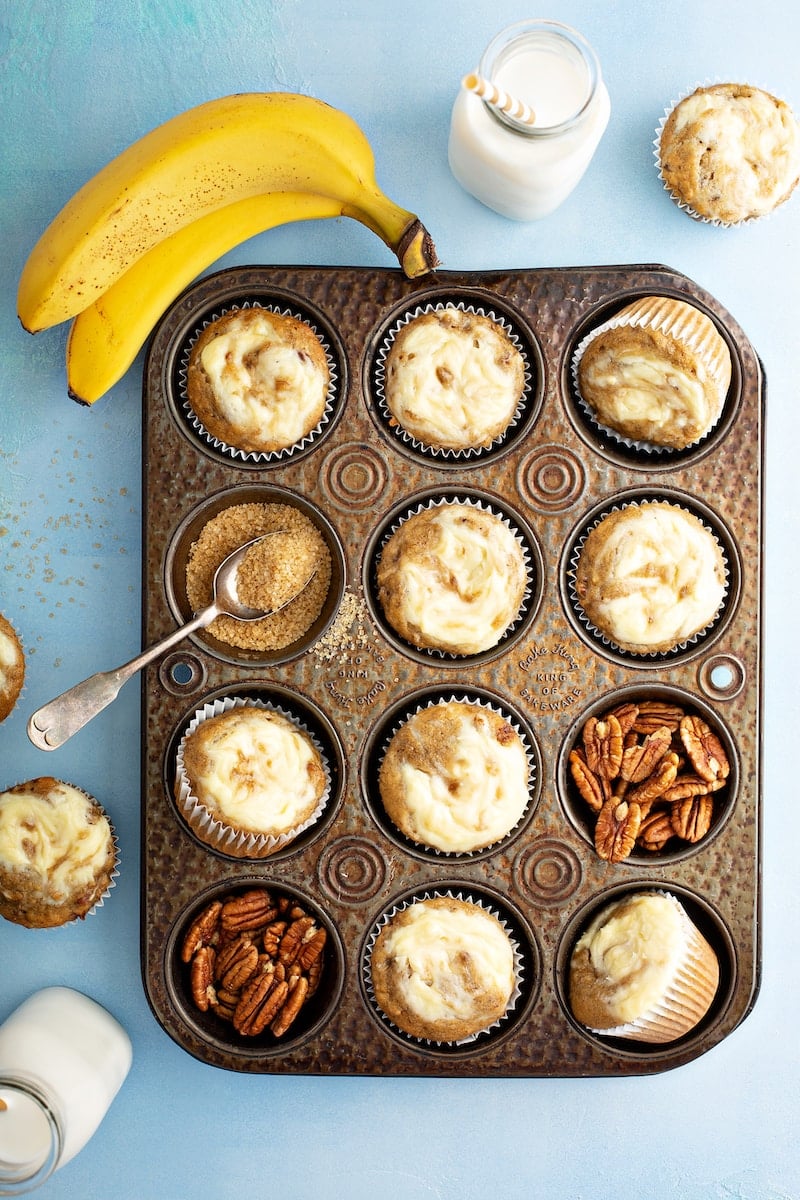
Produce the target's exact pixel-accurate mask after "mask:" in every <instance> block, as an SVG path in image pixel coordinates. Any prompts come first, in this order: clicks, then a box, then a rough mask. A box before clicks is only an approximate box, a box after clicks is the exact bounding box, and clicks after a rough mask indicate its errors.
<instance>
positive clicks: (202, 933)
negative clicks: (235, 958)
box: [181, 900, 222, 963]
mask: <svg viewBox="0 0 800 1200" xmlns="http://www.w3.org/2000/svg"><path fill="white" fill-rule="evenodd" d="M221 912H222V901H221V900H212V901H211V903H210V904H207V905H206V907H205V908H204V909H203V911H202V912H201V913H199V914H198V916H196V917H195V919H194V920H193V921H192V923H191V925H190V926H189V928H188V930H187V931H186V935H185V937H184V939H183V945H182V946H181V959H182V961H183V962H185V963H188V962H190V961H191V959H192V956H193V955H194V954H196V953H197V951H198V950H200V949H202V947H203V946H209V945H211V942H212V941H213V939H214V937H215V935H216V933H217V930H218V927H219V915H220V913H221Z"/></svg>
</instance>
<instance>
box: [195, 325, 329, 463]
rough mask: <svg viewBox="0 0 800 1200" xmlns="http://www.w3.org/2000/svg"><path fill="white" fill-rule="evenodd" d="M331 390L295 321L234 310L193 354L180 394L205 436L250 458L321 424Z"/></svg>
mask: <svg viewBox="0 0 800 1200" xmlns="http://www.w3.org/2000/svg"><path fill="white" fill-rule="evenodd" d="M329 385H330V370H329V367H328V360H327V357H326V354H325V350H324V348H323V346H322V343H321V342H320V340H319V338H318V337H317V335H316V334H315V333H314V331H313V330H312V329H310V328H309V326H308V325H306V324H305V323H304V322H303V321H300V320H298V319H297V318H296V317H291V316H285V315H282V314H280V313H274V312H270V311H269V310H268V309H264V308H244V309H236V310H234V311H232V312H229V313H226V315H225V316H223V317H220V318H218V319H217V320H216V321H212V322H211V323H210V324H209V325H207V326H206V328H205V329H204V330H203V332H202V333H201V334H200V336H199V338H198V339H197V341H196V342H195V344H194V346H193V347H192V350H191V354H190V356H189V364H188V368H187V375H186V394H187V398H188V401H189V405H190V407H191V409H192V411H193V412H194V413H195V415H196V416H197V418H198V420H199V421H200V422H201V424H202V425H203V426H204V428H205V429H206V430H207V431H208V433H210V434H211V436H212V437H215V438H217V439H218V440H219V441H220V442H224V443H225V444H226V445H228V446H231V447H235V448H236V449H238V450H243V451H246V452H254V453H262V454H266V453H271V452H274V451H277V450H285V449H287V448H288V447H289V446H293V445H294V444H295V443H296V442H299V441H300V440H301V439H302V438H304V437H305V436H306V435H307V434H309V433H310V432H311V431H312V429H314V428H315V427H316V426H317V425H318V424H319V422H320V420H321V418H322V415H323V413H324V411H325V404H326V401H327V396H328V388H329Z"/></svg>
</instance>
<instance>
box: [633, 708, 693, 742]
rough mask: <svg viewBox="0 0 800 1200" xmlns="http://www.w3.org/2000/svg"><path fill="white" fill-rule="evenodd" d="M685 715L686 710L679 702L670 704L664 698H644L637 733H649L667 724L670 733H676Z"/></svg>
mask: <svg viewBox="0 0 800 1200" xmlns="http://www.w3.org/2000/svg"><path fill="white" fill-rule="evenodd" d="M683 716H684V710H683V709H682V708H681V706H680V705H679V704H668V703H667V702H666V701H663V700H642V701H641V703H640V704H639V713H638V715H637V717H636V722H635V724H634V729H635V730H636V732H637V733H644V734H648V733H655V731H656V730H657V729H662V728H663V727H664V726H666V728H667V729H669V731H670V733H675V731H676V730H677V729H678V727H679V725H680V723H681V720H682V719H683Z"/></svg>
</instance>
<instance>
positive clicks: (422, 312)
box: [374, 301, 533, 463]
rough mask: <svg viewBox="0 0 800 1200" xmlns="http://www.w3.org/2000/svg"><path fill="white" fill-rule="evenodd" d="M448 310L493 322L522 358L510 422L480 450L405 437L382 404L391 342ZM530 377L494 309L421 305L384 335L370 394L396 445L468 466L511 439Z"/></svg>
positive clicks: (516, 341)
mask: <svg viewBox="0 0 800 1200" xmlns="http://www.w3.org/2000/svg"><path fill="white" fill-rule="evenodd" d="M450 308H454V309H457V310H458V312H465V313H472V314H473V315H474V316H478V317H486V319H487V320H489V321H493V322H494V323H495V324H496V325H497V326H498V327H499V328H500V329H502V331H503V333H505V334H506V336H507V337H508V338H509V340H510V341H511V343H512V345H513V346H514V348H515V349H516V350H518V351H519V353H520V354H521V355H522V359H523V363H524V366H525V380H524V384H523V389H522V395H521V396H520V398H519V401H518V402H517V407H516V409H515V410H514V412H513V414H512V417H511V420H510V421H509V423H508V425H507V426H506V427H505V429H504V430H503V431H502V433H499V434H498V435H497V437H496V438H494V439H493V440H492V441H491V442H490V443H488V444H487V445H484V446H468V447H464V448H459V449H456V448H453V447H448V446H434V445H431V444H430V443H429V442H423V441H421V440H420V439H419V438H417V437H415V436H414V435H413V434H411V433H409V432H408V430H406V429H404V428H403V426H402V425H401V424H399V422H398V421H397V418H396V417H394V416H393V414H392V412H391V410H390V409H389V405H388V403H387V401H386V395H385V390H384V385H385V379H386V359H387V357H388V354H389V351H390V350H391V348H392V343H393V342H394V340H395V338H396V337H397V335H398V333H399V332H400V330H401V329H403V328H404V326H406V325H409V324H410V323H411V322H412V321H415V320H417V319H418V318H419V317H422V316H426V315H427V314H428V313H432V312H443V311H444V310H445V309H450ZM532 376H533V372H532V370H531V363H530V356H529V355H528V352H527V349H526V347H525V345H524V344H523V342H522V340H521V339H520V337H519V336H518V334H517V332H516V330H515V329H514V327H513V326H512V325H511V323H510V322H509V321H508V320H507V318H505V317H503V316H501V315H500V314H498V313H497V312H495V310H494V309H491V308H483V307H482V306H478V305H475V304H466V303H464V302H463V301H461V302H457V303H452V302H448V303H445V302H439V303H436V304H434V303H428V304H424V305H423V304H421V305H419V306H418V307H417V308H414V309H411V310H409V311H408V312H406V313H404V314H403V316H402V317H401V318H400V319H399V320H398V321H396V322H395V323H394V325H392V327H391V329H390V330H389V331H388V332H387V334H386V335H385V337H384V339H383V341H382V342H381V345H380V347H379V349H378V354H377V358H376V360H375V366H374V393H375V399H376V401H377V405H378V411H379V413H380V415H381V417H382V419H383V421H384V423H385V425H386V427H387V428H388V429H389V431H390V432H391V433H392V434H393V436H394V437H396V438H397V440H398V441H400V442H403V443H404V444H405V445H406V446H408V447H409V448H410V449H411V450H414V451H415V452H416V453H418V454H424V455H425V456H426V457H428V458H433V459H439V460H443V461H450V462H455V463H457V462H468V461H469V460H470V459H475V458H482V457H484V456H485V455H487V454H491V453H492V452H493V451H495V450H497V449H498V447H500V446H502V445H505V443H506V442H507V441H508V439H509V437H511V435H512V434H513V432H514V430H515V428H516V427H517V426H518V425H519V422H520V421H521V420H522V418H523V416H524V415H525V412H526V410H527V408H528V406H529V404H530V392H531V379H532Z"/></svg>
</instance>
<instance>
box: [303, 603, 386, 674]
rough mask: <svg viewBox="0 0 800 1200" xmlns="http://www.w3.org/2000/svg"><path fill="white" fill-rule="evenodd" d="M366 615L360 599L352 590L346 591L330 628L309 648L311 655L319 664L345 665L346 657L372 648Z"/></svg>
mask: <svg viewBox="0 0 800 1200" xmlns="http://www.w3.org/2000/svg"><path fill="white" fill-rule="evenodd" d="M369 628H370V624H369V614H368V610H367V606H366V604H365V603H364V601H363V600H361V599H359V597H358V596H356V595H354V594H353V592H351V591H345V593H344V595H343V596H342V603H341V604H340V606H339V611H338V613H337V614H336V618H335V620H334V622H333V624H332V625H331V626H330V628H329V629H328V630H327V631H326V632H325V633H324V634H323V635H322V637H321V638H320V639H319V641H317V642H315V643H314V645H313V646H312V647H311V653H312V654H313V655H314V657H315V658H317V659H319V661H320V662H324V663H332V662H339V663H345V662H347V661H348V655H349V654H351V653H352V652H353V651H356V650H364V649H367V648H368V647H369V646H370V645H371V638H370V634H369Z"/></svg>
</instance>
